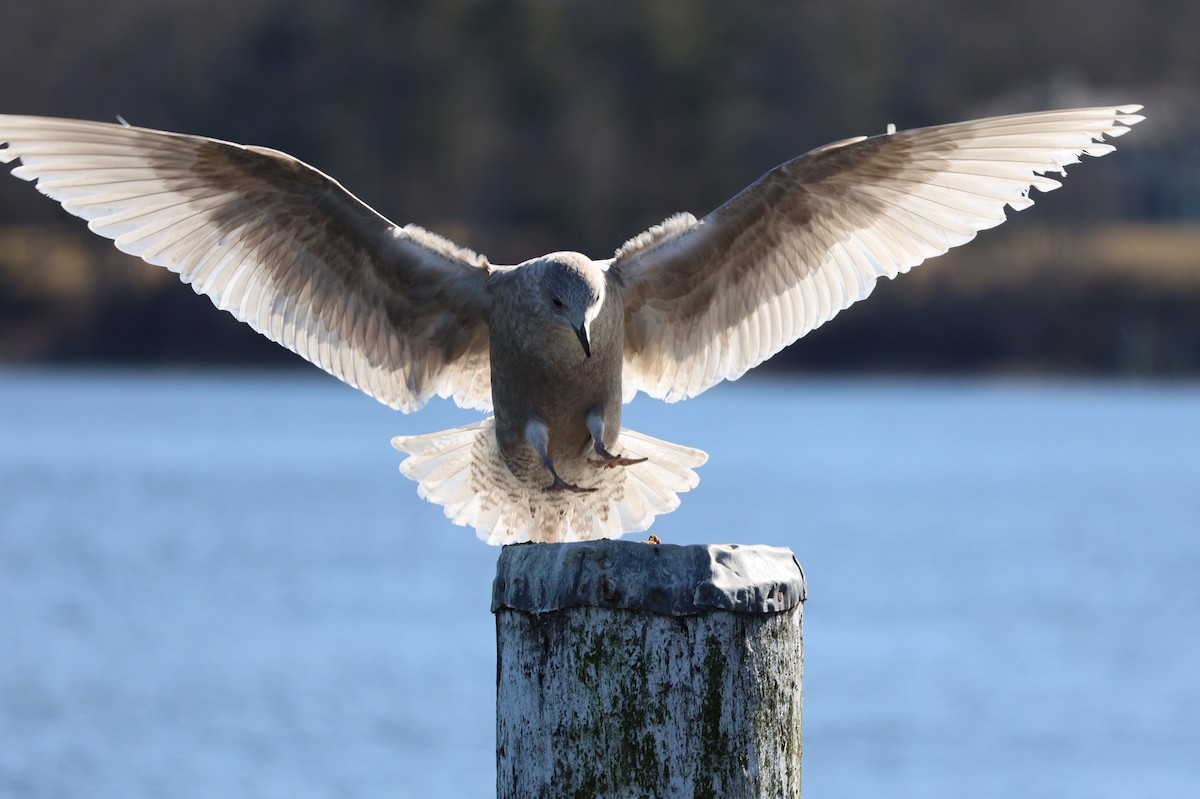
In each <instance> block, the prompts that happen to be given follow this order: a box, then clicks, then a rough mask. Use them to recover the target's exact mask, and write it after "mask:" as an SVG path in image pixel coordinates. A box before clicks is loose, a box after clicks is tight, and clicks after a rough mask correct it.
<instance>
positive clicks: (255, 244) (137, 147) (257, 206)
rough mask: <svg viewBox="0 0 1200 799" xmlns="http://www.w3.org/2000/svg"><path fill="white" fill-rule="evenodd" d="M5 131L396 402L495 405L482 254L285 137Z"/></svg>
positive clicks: (279, 333)
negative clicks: (286, 148) (363, 196)
mask: <svg viewBox="0 0 1200 799" xmlns="http://www.w3.org/2000/svg"><path fill="white" fill-rule="evenodd" d="M0 143H6V144H7V147H6V148H3V149H0V162H5V163H7V162H11V161H13V160H14V159H16V158H20V159H21V165H20V166H18V167H17V168H15V169H14V170H13V174H14V175H16V176H18V177H21V178H24V179H25V180H36V181H37V187H38V189H39V190H40V191H41V192H42V193H43V194H46V195H48V196H50V197H52V198H54V199H55V200H58V201H59V202H61V203H62V205H63V207H64V208H65V209H66V210H67V211H69V212H70V213H72V214H74V215H76V216H79V217H82V218H84V219H86V220H88V227H89V228H91V229H92V230H93V231H95V232H96V233H99V234H100V235H101V236H105V237H107V238H110V239H113V241H114V242H115V243H116V245H117V247H118V248H120V249H121V250H123V251H125V252H127V253H131V254H133V255H138V256H141V257H142V258H144V259H145V260H146V261H149V262H150V263H152V264H156V265H158V266H164V267H166V268H167V269H170V270H171V271H172V272H177V273H178V274H179V276H180V278H181V279H182V280H183V281H184V282H185V283H190V284H191V286H192V288H193V289H194V290H195V291H196V292H197V293H199V294H206V295H208V297H209V298H210V299H211V300H212V301H213V304H214V305H216V306H217V307H218V308H221V309H223V310H226V311H229V312H230V313H232V314H233V315H234V316H235V317H237V318H238V319H240V320H241V321H243V322H245V323H247V324H248V325H250V326H251V327H252V328H254V329H255V330H257V331H258V332H259V333H262V334H263V335H265V336H267V337H268V338H270V339H271V340H273V341H276V342H278V343H280V344H282V345H283V346H285V347H287V348H288V349H290V350H292V351H293V352H296V353H297V354H299V355H301V356H302V357H304V358H306V359H308V360H309V361H311V362H313V363H314V364H316V365H317V366H319V367H321V368H322V369H324V370H325V371H327V372H329V373H330V374H332V375H335V376H336V377H338V378H340V379H341V380H344V381H345V382H347V383H349V384H350V385H352V386H355V387H357V388H360V389H362V390H363V391H365V392H366V393H368V394H370V395H371V396H373V397H375V398H376V399H378V400H380V401H381V402H384V403H386V404H387V405H390V406H392V407H394V408H398V409H400V410H403V411H412V410H415V409H417V408H419V407H420V406H421V405H422V404H424V403H425V401H426V400H428V399H429V398H430V397H431V396H433V395H434V394H438V395H441V396H444V397H453V398H454V399H455V401H456V402H458V403H459V404H460V405H463V406H468V407H477V408H483V409H486V408H488V407H490V405H491V387H490V378H489V374H488V341H487V340H488V327H487V319H488V309H489V302H490V300H489V295H488V293H487V290H486V282H487V278H488V273H489V268H488V265H487V262H486V260H485V259H483V258H482V257H480V256H478V255H475V254H474V253H471V252H469V251H467V250H464V249H460V248H457V247H455V246H454V245H453V244H451V243H450V242H448V241H447V240H445V239H443V238H441V237H439V236H436V235H434V234H432V233H429V232H426V231H424V230H421V229H420V228H417V227H413V226H409V227H404V228H400V227H397V226H396V225H394V224H392V223H391V222H389V221H388V220H387V219H385V218H384V217H382V216H380V215H379V214H378V213H376V212H375V211H374V210H372V209H371V208H370V207H368V206H367V205H365V204H364V203H362V202H361V201H360V200H358V199H357V198H356V197H354V196H353V195H352V194H350V193H349V192H347V191H346V190H345V189H343V188H342V187H341V186H340V185H339V184H338V183H337V182H336V181H334V180H333V179H332V178H330V177H328V176H327V175H324V174H322V173H321V172H319V171H317V170H316V169H313V168H312V167H310V166H308V165H307V164H304V163H302V162H300V161H298V160H296V159H295V158H292V157H291V156H288V155H286V154H284V153H280V152H276V151H274V150H267V149H264V148H259V147H244V146H241V145H237V144H231V143H228V142H222V141H217V140H214V139H207V138H202V137H199V136H184V135H179V134H174V133H164V132H161V131H154V130H145V129H142V128H135V127H129V126H121V125H109V124H104V123H99V122H80V121H74V120H66V119H50V118H37V117H22V116H0Z"/></svg>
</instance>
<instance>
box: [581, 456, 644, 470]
mask: <svg viewBox="0 0 1200 799" xmlns="http://www.w3.org/2000/svg"><path fill="white" fill-rule="evenodd" d="M645 461H646V459H645V458H621V457H618V456H616V455H614V456H612V457H611V458H604V459H603V460H594V459H592V458H588V463H590V464H592V465H593V466H600V467H603V468H605V469H611V468H613V467H614V466H633V465H634V464H638V463H644V462H645Z"/></svg>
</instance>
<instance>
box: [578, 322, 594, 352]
mask: <svg viewBox="0 0 1200 799" xmlns="http://www.w3.org/2000/svg"><path fill="white" fill-rule="evenodd" d="M575 335H577V336H579V343H580V344H582V345H583V354H584V355H586V356H587V357H589V358H590V357H592V345H591V344H589V343H588V335H587V322H584V323H583V324H581V325H580V326H579V327H577V328H575Z"/></svg>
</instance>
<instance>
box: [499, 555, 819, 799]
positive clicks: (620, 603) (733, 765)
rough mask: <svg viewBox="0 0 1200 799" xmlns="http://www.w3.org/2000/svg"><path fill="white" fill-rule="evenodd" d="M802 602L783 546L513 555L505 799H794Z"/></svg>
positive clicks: (503, 733)
mask: <svg viewBox="0 0 1200 799" xmlns="http://www.w3.org/2000/svg"><path fill="white" fill-rule="evenodd" d="M804 598H805V583H804V573H803V571H802V570H801V569H800V565H799V564H798V563H797V562H796V559H795V558H794V557H793V555H792V553H791V552H790V551H789V550H787V549H782V548H778V547H766V546H737V545H732V544H730V545H723V546H672V545H665V544H664V545H653V544H643V543H638V542H628V541H609V540H604V541H585V542H580V543H571V544H524V545H515V546H508V547H505V548H504V550H503V551H502V552H501V554H500V560H499V563H498V564H497V569H496V582H495V585H494V586H493V593H492V611H493V612H494V613H495V614H496V657H497V670H496V774H497V778H496V782H497V795H498V796H499V797H500V799H532V798H533V797H537V798H538V799H557V798H558V797H563V799H566V797H571V799H575V797H621V799H627V798H628V799H643V798H644V797H655V798H656V799H673V798H674V797H679V798H680V799H683V797H688V798H689V799H690V798H691V797H696V798H697V799H701V798H703V797H713V798H714V799H716V798H719V799H750V798H751V797H753V798H754V799H758V798H759V797H772V799H774V797H799V796H800V697H801V671H802V661H803V633H802V624H801V621H802V605H801V603H802V602H803V601H804Z"/></svg>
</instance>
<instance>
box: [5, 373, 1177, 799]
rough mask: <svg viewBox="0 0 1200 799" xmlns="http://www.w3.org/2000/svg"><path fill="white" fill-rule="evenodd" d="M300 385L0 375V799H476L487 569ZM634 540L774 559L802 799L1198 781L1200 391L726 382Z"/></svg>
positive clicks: (648, 427) (488, 551) (688, 406)
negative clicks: (696, 466)
mask: <svg viewBox="0 0 1200 799" xmlns="http://www.w3.org/2000/svg"><path fill="white" fill-rule="evenodd" d="M473 418H476V417H475V416H474V415H473V414H469V413H465V412H462V411H458V410H456V409H454V408H452V407H450V406H448V405H446V404H440V405H435V406H434V407H431V408H429V409H426V410H425V411H423V412H422V413H420V414H417V415H414V416H403V415H401V414H398V413H395V412H392V411H389V410H388V409H386V408H384V407H382V406H380V405H378V404H376V403H374V402H373V401H371V400H369V399H366V398H364V397H362V396H361V395H358V394H357V393H355V392H354V391H352V390H350V389H347V388H345V387H343V386H340V385H338V384H337V383H335V382H333V381H332V380H329V379H323V378H320V377H312V376H301V375H292V374H284V375H268V376H265V377H264V376H253V375H249V374H241V373H229V374H227V373H216V374H203V375H189V374H181V373H165V374H147V373H126V372H116V373H101V372H23V371H16V372H14V371H8V372H0V797H5V798H6V799H7V797H20V798H21V799H26V798H29V799H41V798H43V797H44V798H45V799H69V798H70V797H121V798H122V799H140V798H141V797H172V799H191V798H192V797H197V798H199V797H206V798H207V797H271V798H272V799H274V798H276V797H278V798H279V799H283V797H287V798H288V799H306V798H308V797H313V798H314V799H315V798H316V797H342V796H355V797H376V796H378V797H396V796H413V797H447V798H449V797H453V798H454V799H460V797H476V796H478V797H485V796H492V795H494V752H493V729H494V715H493V714H494V701H495V662H494V640H493V639H494V627H493V622H492V617H491V616H490V614H489V612H488V604H489V598H490V590H491V577H492V573H493V570H494V565H495V558H496V556H497V554H498V550H495V549H492V548H490V547H487V546H485V545H483V544H481V543H480V542H479V541H477V540H475V538H474V536H473V535H472V533H471V532H470V531H469V530H466V529H464V528H458V527H452V526H451V525H449V524H448V523H447V522H446V521H445V519H444V518H443V517H442V515H441V512H440V509H438V508H435V507H433V506H430V505H427V504H425V503H423V502H422V501H421V500H419V499H418V498H417V496H416V491H415V486H414V485H413V484H412V483H410V482H408V481H407V480H404V479H403V478H402V477H400V475H399V474H398V473H397V471H396V465H397V463H398V462H399V459H400V455H399V453H396V452H394V451H393V450H391V448H390V447H389V445H388V440H389V438H390V437H391V436H392V435H395V434H399V433H417V432H427V431H431V430H435V429H440V428H442V427H449V426H453V425H457V424H463V423H465V422H467V421H470V420H471V419H473ZM626 423H627V424H628V425H629V426H631V427H634V428H635V429H638V430H641V431H643V432H646V433H649V434H651V435H655V436H660V437H663V438H667V439H670V440H675V441H679V442H681V443H686V444H691V445H694V446H698V447H701V448H703V449H705V450H707V451H708V452H709V453H710V454H711V456H712V459H711V460H710V462H709V463H708V464H707V465H706V466H704V467H703V469H702V470H701V475H702V481H703V482H702V483H701V485H700V487H699V488H698V489H697V490H696V491H694V492H692V493H691V494H689V495H687V496H685V497H684V503H683V507H682V508H681V509H680V510H679V511H677V512H676V513H674V514H672V515H670V516H668V517H664V518H663V519H662V520H661V521H660V522H659V523H658V524H657V525H656V526H655V528H654V532H655V533H657V534H658V535H659V536H660V537H662V538H663V539H664V540H665V541H668V542H672V543H700V542H721V541H737V542H741V543H769V544H779V545H786V546H789V547H791V548H792V549H793V550H794V551H795V553H796V554H797V556H798V558H799V559H800V561H801V562H802V563H803V564H804V566H805V570H806V572H807V574H808V579H809V601H808V603H807V604H806V606H805V639H806V640H805V643H806V662H805V696H804V712H805V719H804V722H805V723H804V734H805V739H804V757H805V760H804V774H805V778H804V779H805V795H806V796H812V797H821V798H822V799H828V798H829V797H855V798H858V797H868V796H886V797H888V799H907V798H908V797H912V799H918V798H919V799H937V798H940V797H945V799H962V797H973V798H974V799H979V798H981V797H1013V796H1020V797H1024V798H1026V799H1028V798H1029V797H1047V798H1048V799H1050V798H1053V799H1063V798H1064V797H1086V798H1087V799H1101V798H1103V797H1114V798H1115V797H1130V796H1137V797H1172V798H1173V799H1174V798H1175V797H1181V796H1190V795H1195V792H1196V791H1197V790H1198V786H1200V387H1197V386H1195V385H1165V386H1140V385H1124V384H1099V383H1083V384H1074V383H1009V382H955V381H931V382H903V381H880V380H862V381H852V382H830V381H823V380H803V381H801V380H796V381H786V382H784V381H774V382H764V381H757V382H752V381H743V382H741V383H737V384H732V385H727V386H722V387H718V388H717V389H714V390H713V391H710V392H709V393H707V394H706V395H704V396H703V397H701V398H698V399H696V400H692V401H690V402H687V403H683V404H680V405H674V406H666V405H662V404H660V403H654V402H638V403H635V404H634V405H633V406H632V407H631V408H630V409H629V410H628V412H627V418H626Z"/></svg>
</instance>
